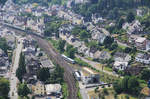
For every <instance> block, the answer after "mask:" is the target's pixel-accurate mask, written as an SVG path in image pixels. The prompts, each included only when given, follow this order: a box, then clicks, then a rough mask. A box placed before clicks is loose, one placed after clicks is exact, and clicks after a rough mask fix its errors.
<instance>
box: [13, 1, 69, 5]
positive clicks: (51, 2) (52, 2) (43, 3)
mask: <svg viewBox="0 0 150 99" xmlns="http://www.w3.org/2000/svg"><path fill="white" fill-rule="evenodd" d="M13 1H14V2H15V3H19V4H25V3H39V4H42V5H48V4H65V2H66V1H67V0H13Z"/></svg>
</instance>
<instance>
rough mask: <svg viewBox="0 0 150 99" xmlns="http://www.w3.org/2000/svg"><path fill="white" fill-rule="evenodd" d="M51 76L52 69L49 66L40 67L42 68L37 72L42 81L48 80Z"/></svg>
mask: <svg viewBox="0 0 150 99" xmlns="http://www.w3.org/2000/svg"><path fill="white" fill-rule="evenodd" d="M49 77H50V71H49V69H48V68H44V67H43V68H40V70H39V71H38V72H37V78H38V79H39V80H40V81H44V82H45V81H46V80H47V79H48V78H49Z"/></svg>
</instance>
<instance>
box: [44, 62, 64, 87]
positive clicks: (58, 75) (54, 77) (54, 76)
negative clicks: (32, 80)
mask: <svg viewBox="0 0 150 99" xmlns="http://www.w3.org/2000/svg"><path fill="white" fill-rule="evenodd" d="M63 77H64V69H63V68H61V67H60V66H59V65H56V68H55V70H54V71H53V72H51V75H50V77H49V79H48V80H47V82H46V83H52V84H54V83H63V82H64V79H63Z"/></svg>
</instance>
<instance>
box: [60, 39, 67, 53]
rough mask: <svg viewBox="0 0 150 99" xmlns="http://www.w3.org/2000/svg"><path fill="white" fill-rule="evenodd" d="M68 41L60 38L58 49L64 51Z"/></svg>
mask: <svg viewBox="0 0 150 99" xmlns="http://www.w3.org/2000/svg"><path fill="white" fill-rule="evenodd" d="M65 44H66V41H65V40H59V42H58V49H59V50H60V51H61V52H63V51H64V47H65Z"/></svg>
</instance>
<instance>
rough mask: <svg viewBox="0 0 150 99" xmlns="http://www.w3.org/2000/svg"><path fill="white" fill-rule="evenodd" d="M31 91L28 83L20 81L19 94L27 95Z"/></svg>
mask: <svg viewBox="0 0 150 99" xmlns="http://www.w3.org/2000/svg"><path fill="white" fill-rule="evenodd" d="M29 93H30V89H29V88H28V86H27V84H26V83H20V84H19V86H18V95H19V96H21V97H25V96H27V95H28V94H29Z"/></svg>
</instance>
